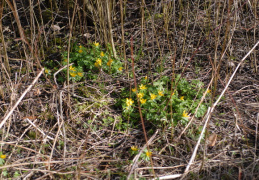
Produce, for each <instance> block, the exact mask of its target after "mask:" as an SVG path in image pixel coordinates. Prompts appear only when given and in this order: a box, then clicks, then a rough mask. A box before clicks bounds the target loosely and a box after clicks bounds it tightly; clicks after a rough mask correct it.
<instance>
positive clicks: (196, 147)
mask: <svg viewBox="0 0 259 180" xmlns="http://www.w3.org/2000/svg"><path fill="white" fill-rule="evenodd" d="M258 44H259V41H258V42H257V43H256V44H255V45H254V47H253V48H252V49H251V50H250V51H249V52H248V53H247V54H246V55H245V56H244V57H243V59H242V60H241V61H240V62H239V64H238V66H237V67H236V69H235V71H234V72H233V74H232V76H231V77H230V79H229V81H228V83H227V85H226V86H225V88H224V90H223V91H222V93H221V94H220V96H219V98H218V99H217V101H216V102H215V103H214V104H213V105H212V107H209V109H208V111H207V115H206V118H207V119H206V121H205V124H204V127H203V129H202V132H201V135H200V137H199V140H198V142H197V144H196V146H195V148H194V151H193V154H192V157H191V159H190V161H189V163H188V165H187V167H186V169H185V171H184V174H183V176H182V178H181V179H183V178H184V177H185V176H186V175H187V174H188V171H189V169H190V166H191V165H192V163H193V161H194V159H195V156H196V153H197V150H198V147H199V145H200V141H201V139H202V136H203V134H204V132H205V129H206V127H207V122H208V121H209V119H210V117H211V114H212V112H213V110H214V108H215V107H216V105H217V104H218V102H219V101H220V99H221V98H222V96H223V95H224V94H225V92H226V90H227V88H228V86H229V84H230V82H231V81H232V79H233V78H234V76H235V74H236V72H237V70H238V69H239V67H240V65H241V64H242V63H243V61H244V60H245V59H246V58H247V56H249V55H250V54H251V53H252V51H253V50H254V49H255V48H256V46H257V45H258Z"/></svg>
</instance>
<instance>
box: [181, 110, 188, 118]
mask: <svg viewBox="0 0 259 180" xmlns="http://www.w3.org/2000/svg"><path fill="white" fill-rule="evenodd" d="M182 116H183V117H186V118H188V117H189V116H188V114H187V113H186V112H185V110H184V111H183V115H182Z"/></svg>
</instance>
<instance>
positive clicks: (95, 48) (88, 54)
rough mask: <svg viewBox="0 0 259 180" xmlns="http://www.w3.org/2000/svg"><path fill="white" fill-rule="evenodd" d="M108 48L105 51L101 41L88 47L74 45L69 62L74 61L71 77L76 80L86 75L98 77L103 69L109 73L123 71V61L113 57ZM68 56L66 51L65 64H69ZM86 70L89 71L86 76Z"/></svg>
mask: <svg viewBox="0 0 259 180" xmlns="http://www.w3.org/2000/svg"><path fill="white" fill-rule="evenodd" d="M107 49H108V50H107V51H106V52H105V51H103V50H102V48H101V47H100V45H99V43H93V44H90V45H89V47H88V48H86V47H84V46H81V45H80V46H78V45H74V46H73V48H72V52H70V55H69V63H74V64H73V65H72V66H70V67H69V75H70V79H71V80H74V81H80V80H81V79H82V78H85V77H88V78H90V79H96V78H97V74H98V73H99V72H101V71H104V72H105V73H108V74H115V73H121V71H122V63H121V62H120V61H119V60H117V59H115V58H114V57H113V55H112V52H111V50H110V48H109V47H108V48H107ZM67 57H68V52H64V53H63V61H62V64H63V65H67V62H68V61H67ZM64 71H66V70H64ZM84 72H87V73H86V76H84V74H85V73H84Z"/></svg>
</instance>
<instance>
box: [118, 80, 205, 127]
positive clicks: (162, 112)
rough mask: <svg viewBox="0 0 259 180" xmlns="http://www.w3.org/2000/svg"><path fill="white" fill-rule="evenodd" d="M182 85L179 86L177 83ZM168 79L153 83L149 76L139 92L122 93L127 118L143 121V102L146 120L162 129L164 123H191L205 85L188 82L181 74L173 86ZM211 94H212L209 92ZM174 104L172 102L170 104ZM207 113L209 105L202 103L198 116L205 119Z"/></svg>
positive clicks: (142, 82)
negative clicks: (190, 117) (141, 118)
mask: <svg viewBox="0 0 259 180" xmlns="http://www.w3.org/2000/svg"><path fill="white" fill-rule="evenodd" d="M177 82H178V83H177ZM168 84H170V82H169V78H168V77H162V78H161V79H160V80H158V81H156V82H153V83H152V84H151V83H149V81H148V79H147V77H145V78H143V80H141V83H140V85H139V86H138V90H136V89H135V88H132V89H131V90H130V91H131V92H129V91H126V90H125V91H124V92H122V95H123V96H124V97H125V98H126V99H124V100H122V107H123V115H124V117H126V118H130V120H132V121H133V122H134V121H136V120H139V113H138V108H137V106H138V103H137V101H139V102H140V106H141V111H142V114H143V118H144V119H146V120H148V121H151V122H152V123H154V124H156V125H158V126H161V125H163V124H171V125H174V126H175V125H177V124H178V123H179V122H180V123H181V124H183V125H185V124H186V123H187V122H188V121H189V115H190V114H194V113H195V110H196V108H197V106H198V104H199V102H200V100H201V98H202V95H203V93H204V92H205V89H204V88H203V83H202V82H200V81H198V80H193V81H192V82H190V83H189V82H188V81H187V80H186V79H184V78H181V77H180V75H178V76H177V77H176V79H175V81H174V83H173V84H171V85H172V87H174V88H173V89H174V90H173V92H171V91H170V88H169V87H171V86H168ZM207 93H209V92H207ZM168 101H170V102H168ZM206 110H207V105H206V104H205V103H202V104H201V105H200V107H199V109H198V112H197V113H196V114H195V116H196V117H197V118H199V117H202V116H203V115H204V114H205V112H206Z"/></svg>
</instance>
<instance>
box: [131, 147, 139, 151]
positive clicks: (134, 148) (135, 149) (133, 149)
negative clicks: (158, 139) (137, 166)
mask: <svg viewBox="0 0 259 180" xmlns="http://www.w3.org/2000/svg"><path fill="white" fill-rule="evenodd" d="M130 149H131V150H132V151H137V150H138V146H131V147H130Z"/></svg>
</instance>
